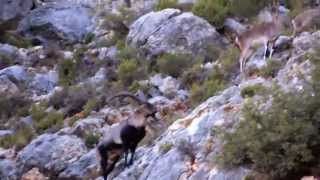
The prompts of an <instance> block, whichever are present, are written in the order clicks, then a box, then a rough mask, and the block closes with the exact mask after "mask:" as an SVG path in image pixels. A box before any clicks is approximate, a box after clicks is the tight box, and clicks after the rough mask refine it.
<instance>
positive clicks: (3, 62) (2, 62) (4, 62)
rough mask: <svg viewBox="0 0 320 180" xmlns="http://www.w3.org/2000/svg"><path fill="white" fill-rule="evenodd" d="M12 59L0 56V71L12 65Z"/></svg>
mask: <svg viewBox="0 0 320 180" xmlns="http://www.w3.org/2000/svg"><path fill="white" fill-rule="evenodd" d="M13 63H14V62H13V59H11V58H10V57H8V56H6V55H3V54H0V69H3V68H6V67H9V66H11V65H13Z"/></svg>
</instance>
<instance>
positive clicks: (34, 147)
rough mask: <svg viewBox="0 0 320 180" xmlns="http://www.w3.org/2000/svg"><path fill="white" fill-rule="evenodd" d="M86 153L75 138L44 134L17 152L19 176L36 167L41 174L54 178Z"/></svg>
mask: <svg viewBox="0 0 320 180" xmlns="http://www.w3.org/2000/svg"><path fill="white" fill-rule="evenodd" d="M86 153H87V148H86V146H85V144H84V142H83V141H82V140H81V139H79V138H77V137H76V136H69V135H61V136H60V135H57V134H44V135H41V136H39V137H38V138H36V139H35V140H33V141H32V142H31V143H30V144H28V145H27V146H26V147H25V148H24V149H23V150H22V151H20V152H19V154H18V156H17V164H18V170H19V174H23V173H26V172H28V171H29V170H30V169H32V168H34V167H37V168H39V170H40V171H41V172H42V173H45V174H46V175H49V176H52V177H54V176H57V175H58V174H59V173H60V172H62V171H63V170H64V169H65V168H67V167H68V165H70V164H72V163H74V162H76V161H77V160H78V159H79V158H80V157H81V156H83V155H84V154H86Z"/></svg>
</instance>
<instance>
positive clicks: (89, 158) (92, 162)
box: [59, 149, 100, 180]
mask: <svg viewBox="0 0 320 180" xmlns="http://www.w3.org/2000/svg"><path fill="white" fill-rule="evenodd" d="M98 164H99V162H98V159H97V154H96V149H92V150H91V151H90V152H88V153H87V154H85V155H83V156H82V157H81V158H80V159H79V160H78V161H76V162H74V163H73V164H71V165H69V166H68V167H67V168H66V169H65V170H64V171H63V172H62V173H60V175H59V178H61V179H74V180H82V179H94V178H96V177H98V176H99V175H100V174H99V173H100V172H99V166H98Z"/></svg>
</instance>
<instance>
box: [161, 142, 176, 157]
mask: <svg viewBox="0 0 320 180" xmlns="http://www.w3.org/2000/svg"><path fill="white" fill-rule="evenodd" d="M172 147H173V144H172V143H171V142H165V143H163V144H161V145H160V147H159V150H160V151H161V153H162V154H165V153H167V152H168V151H170V149H171V148H172Z"/></svg>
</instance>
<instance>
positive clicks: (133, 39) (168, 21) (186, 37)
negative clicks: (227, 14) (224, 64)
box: [127, 9, 227, 56]
mask: <svg viewBox="0 0 320 180" xmlns="http://www.w3.org/2000/svg"><path fill="white" fill-rule="evenodd" d="M127 43H128V44H129V45H130V46H133V47H137V48H140V49H143V50H144V53H145V54H146V55H147V56H157V55H160V54H162V53H192V55H199V54H205V50H206V49H208V47H210V48H209V49H212V48H221V47H225V46H226V44H227V42H226V39H224V38H223V37H222V36H221V35H220V34H219V33H217V31H216V29H215V28H214V27H212V26H211V25H210V24H209V23H208V22H207V21H206V20H204V19H202V18H200V17H197V16H195V15H193V14H192V13H190V12H186V13H182V12H181V11H180V10H177V9H165V10H162V11H159V12H150V13H148V14H146V15H144V16H142V17H140V18H139V19H138V20H136V21H135V22H134V23H133V24H132V25H131V26H130V31H129V34H128V37H127Z"/></svg>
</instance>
